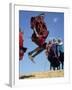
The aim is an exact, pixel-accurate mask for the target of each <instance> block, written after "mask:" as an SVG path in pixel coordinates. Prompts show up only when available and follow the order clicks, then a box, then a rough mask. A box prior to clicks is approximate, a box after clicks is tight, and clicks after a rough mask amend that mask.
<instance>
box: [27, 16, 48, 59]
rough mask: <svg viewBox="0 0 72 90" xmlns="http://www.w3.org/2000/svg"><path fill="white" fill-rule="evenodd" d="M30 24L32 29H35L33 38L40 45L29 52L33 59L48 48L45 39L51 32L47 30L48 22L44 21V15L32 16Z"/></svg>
mask: <svg viewBox="0 0 72 90" xmlns="http://www.w3.org/2000/svg"><path fill="white" fill-rule="evenodd" d="M30 24H31V29H32V30H33V34H32V37H31V39H32V41H33V42H34V43H35V44H36V45H38V47H37V48H36V49H34V50H33V51H31V52H29V53H28V55H29V57H30V59H31V60H32V61H33V58H34V57H35V56H36V55H38V54H39V53H40V52H42V51H43V50H44V49H45V48H46V42H45V40H46V38H47V36H48V34H49V31H48V30H47V27H46V24H45V22H44V16H41V15H40V16H36V17H31V22H30ZM34 53H35V54H34Z"/></svg>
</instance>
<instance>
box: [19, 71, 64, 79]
mask: <svg viewBox="0 0 72 90" xmlns="http://www.w3.org/2000/svg"><path fill="white" fill-rule="evenodd" d="M63 76H64V71H63V70H55V71H48V72H35V73H31V74H25V75H23V74H22V75H21V76H20V77H19V78H20V79H32V78H52V77H63Z"/></svg>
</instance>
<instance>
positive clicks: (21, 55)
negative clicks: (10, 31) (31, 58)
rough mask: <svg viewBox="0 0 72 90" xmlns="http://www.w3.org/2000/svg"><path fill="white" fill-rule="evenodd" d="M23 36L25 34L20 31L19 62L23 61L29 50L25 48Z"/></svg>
mask: <svg viewBox="0 0 72 90" xmlns="http://www.w3.org/2000/svg"><path fill="white" fill-rule="evenodd" d="M23 35H24V34H23V32H21V31H19V60H22V59H23V56H24V53H25V52H26V50H27V48H25V47H23V42H24V40H23Z"/></svg>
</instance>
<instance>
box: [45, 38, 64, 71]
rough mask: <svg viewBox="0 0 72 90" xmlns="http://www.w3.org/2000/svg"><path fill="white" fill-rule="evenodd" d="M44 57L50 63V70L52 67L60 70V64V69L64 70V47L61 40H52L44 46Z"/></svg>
mask: <svg viewBox="0 0 72 90" xmlns="http://www.w3.org/2000/svg"><path fill="white" fill-rule="evenodd" d="M46 56H47V58H48V61H50V64H51V65H50V69H51V67H53V69H54V70H55V68H57V69H60V63H61V64H62V69H63V68H64V45H63V42H62V40H61V39H57V40H56V39H53V40H51V41H49V42H48V44H47V45H46Z"/></svg>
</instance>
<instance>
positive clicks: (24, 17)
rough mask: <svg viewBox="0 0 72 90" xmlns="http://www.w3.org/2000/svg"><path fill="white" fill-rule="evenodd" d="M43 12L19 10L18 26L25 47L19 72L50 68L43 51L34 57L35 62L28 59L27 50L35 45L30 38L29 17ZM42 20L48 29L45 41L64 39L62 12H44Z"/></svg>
mask: <svg viewBox="0 0 72 90" xmlns="http://www.w3.org/2000/svg"><path fill="white" fill-rule="evenodd" d="M41 13H43V12H38V11H24V10H20V11H19V27H20V28H21V30H22V32H24V37H23V38H24V47H26V48H27V51H26V53H25V54H24V57H23V60H21V61H19V72H20V74H22V73H23V74H27V73H32V72H41V71H48V70H50V63H49V61H48V59H47V57H46V55H45V51H43V52H42V53H40V54H39V55H37V56H36V57H35V58H34V61H35V64H34V63H33V62H32V61H31V60H30V59H29V57H28V52H30V51H32V50H33V49H35V48H36V47H37V45H35V43H34V42H32V40H31V36H32V33H33V32H32V29H31V28H30V19H31V17H32V16H37V15H39V14H41ZM44 14H45V16H44V21H45V23H46V26H47V30H49V36H48V37H47V39H46V42H48V41H49V40H52V39H53V38H61V39H62V41H64V13H61V12H44Z"/></svg>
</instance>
